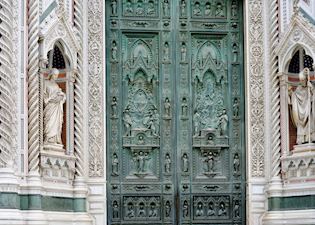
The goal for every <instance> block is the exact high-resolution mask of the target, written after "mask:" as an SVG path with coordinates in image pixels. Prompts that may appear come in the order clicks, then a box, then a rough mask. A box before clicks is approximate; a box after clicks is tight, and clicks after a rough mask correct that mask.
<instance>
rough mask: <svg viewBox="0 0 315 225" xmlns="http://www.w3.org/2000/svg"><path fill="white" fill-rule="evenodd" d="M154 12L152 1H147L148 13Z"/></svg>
mask: <svg viewBox="0 0 315 225" xmlns="http://www.w3.org/2000/svg"><path fill="white" fill-rule="evenodd" d="M154 13H155V8H154V3H153V2H152V1H149V5H148V15H152V14H154Z"/></svg>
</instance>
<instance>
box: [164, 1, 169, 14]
mask: <svg viewBox="0 0 315 225" xmlns="http://www.w3.org/2000/svg"><path fill="white" fill-rule="evenodd" d="M168 4H169V3H168V0H164V1H163V13H164V16H168V15H169V11H170V7H169V5H168Z"/></svg>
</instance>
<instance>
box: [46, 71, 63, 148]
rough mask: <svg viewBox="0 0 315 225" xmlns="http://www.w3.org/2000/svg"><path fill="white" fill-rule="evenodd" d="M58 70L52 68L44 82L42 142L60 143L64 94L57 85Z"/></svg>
mask: <svg viewBox="0 0 315 225" xmlns="http://www.w3.org/2000/svg"><path fill="white" fill-rule="evenodd" d="M58 74H59V71H58V70H57V69H52V70H51V72H50V74H49V75H48V79H47V80H45V83H44V142H45V143H48V144H58V145H62V140H61V132H62V124H63V116H64V115H63V104H64V103H65V101H66V95H65V93H63V91H62V90H61V88H60V87H59V86H58V84H57V82H56V79H57V78H58Z"/></svg>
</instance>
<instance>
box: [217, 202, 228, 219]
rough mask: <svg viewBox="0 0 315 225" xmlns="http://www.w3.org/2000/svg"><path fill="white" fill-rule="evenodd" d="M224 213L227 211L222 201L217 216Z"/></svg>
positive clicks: (224, 214)
mask: <svg viewBox="0 0 315 225" xmlns="http://www.w3.org/2000/svg"><path fill="white" fill-rule="evenodd" d="M226 214H227V212H226V207H225V204H224V202H221V203H220V206H219V211H218V216H226Z"/></svg>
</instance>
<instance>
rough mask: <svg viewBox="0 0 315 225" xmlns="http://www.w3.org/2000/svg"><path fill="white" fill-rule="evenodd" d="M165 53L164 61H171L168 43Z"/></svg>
mask: <svg viewBox="0 0 315 225" xmlns="http://www.w3.org/2000/svg"><path fill="white" fill-rule="evenodd" d="M163 53H164V58H163V59H164V61H168V60H169V59H170V48H169V45H168V42H165V43H164V49H163Z"/></svg>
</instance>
